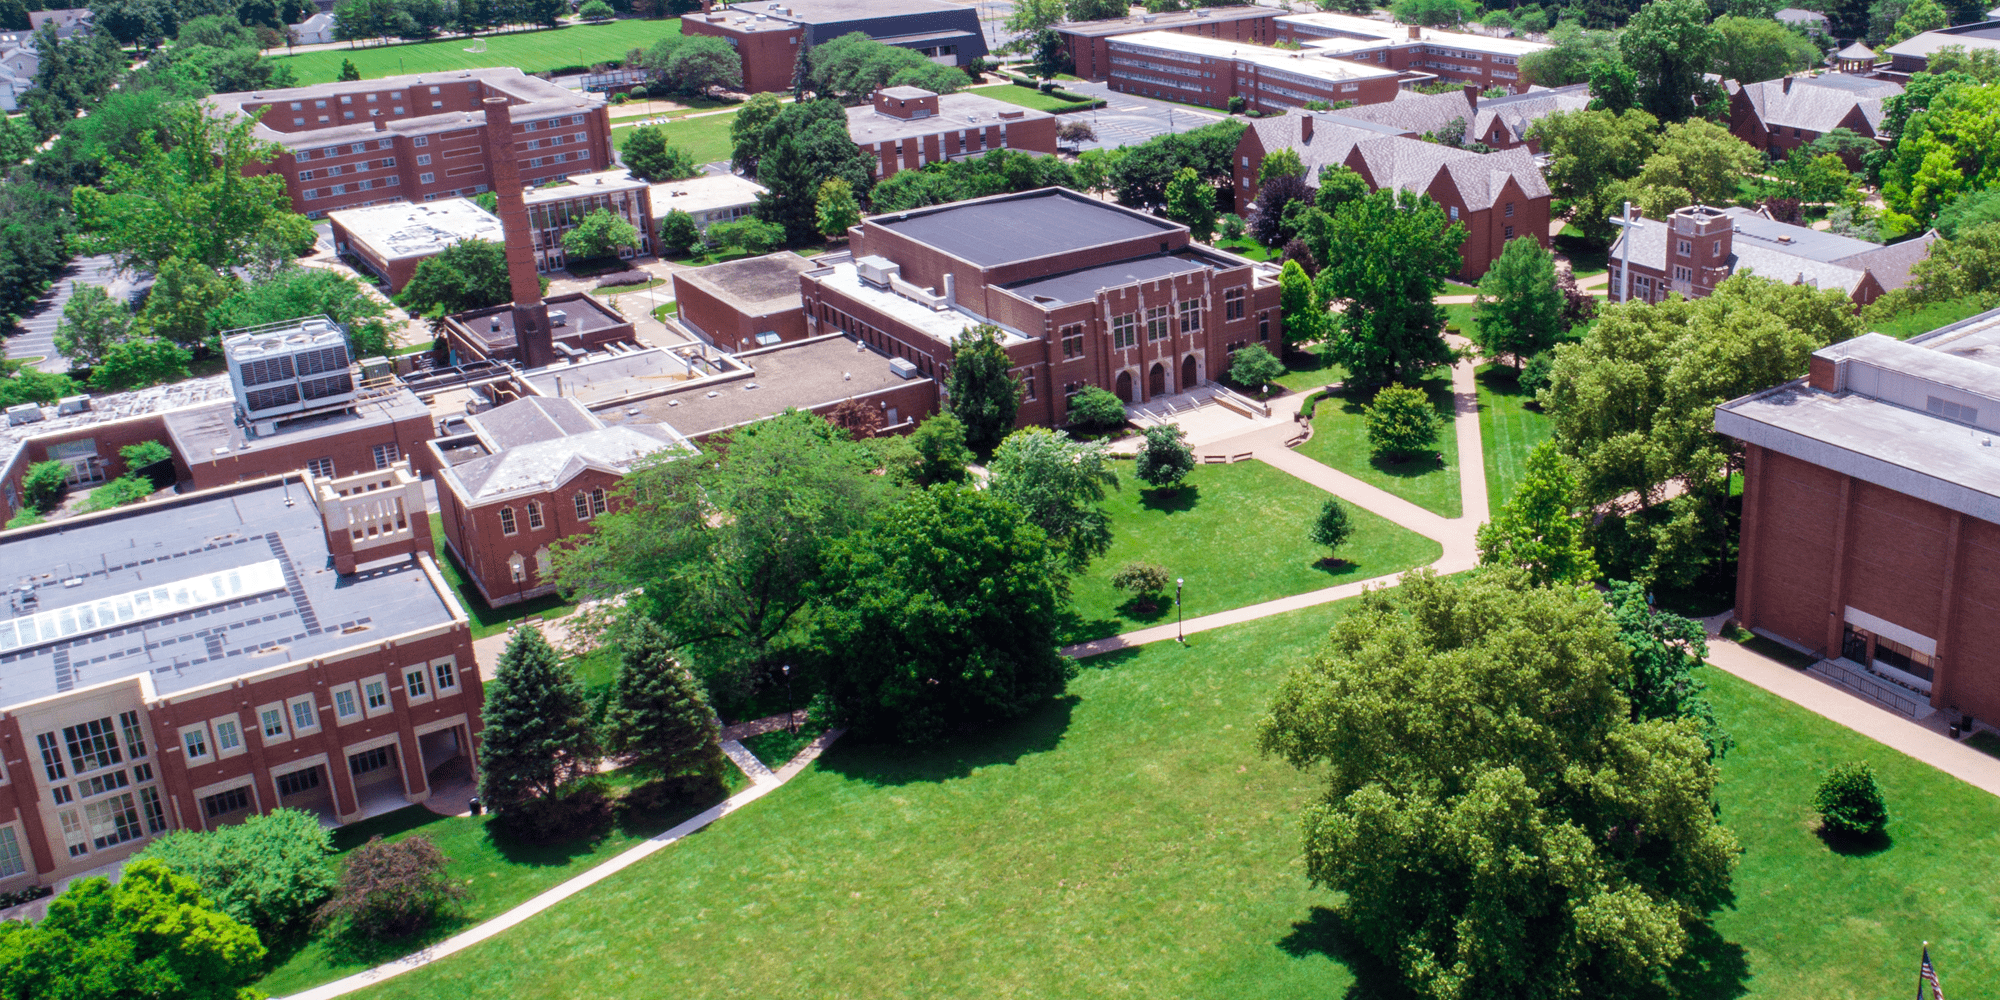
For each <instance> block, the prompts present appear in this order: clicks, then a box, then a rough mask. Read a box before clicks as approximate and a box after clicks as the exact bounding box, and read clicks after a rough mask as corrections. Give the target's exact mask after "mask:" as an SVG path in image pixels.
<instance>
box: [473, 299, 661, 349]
mask: <svg viewBox="0 0 2000 1000" xmlns="http://www.w3.org/2000/svg"><path fill="white" fill-rule="evenodd" d="M543 301H544V304H546V305H547V306H548V309H549V312H550V313H551V314H554V313H557V312H565V313H568V314H569V315H568V318H567V319H565V320H564V322H563V325H561V326H558V327H555V328H554V329H555V339H556V340H568V339H571V338H574V337H581V336H583V335H584V334H586V333H591V332H593V331H596V330H607V329H610V328H611V327H614V326H618V325H620V324H623V323H629V322H631V320H628V319H626V318H624V317H623V316H620V315H618V314H617V313H615V312H612V311H611V308H610V307H609V306H606V305H604V304H602V303H600V302H598V301H596V300H595V299H593V298H591V297H590V295H589V294H588V293H585V292H577V293H574V294H571V295H562V296H557V297H555V298H551V299H545V300H543ZM452 318H453V319H455V320H458V321H459V322H460V323H463V324H465V328H466V329H468V330H471V331H472V333H473V334H474V335H475V336H477V337H479V338H481V339H483V340H485V341H486V343H487V344H488V345H489V347H497V346H503V345H509V344H513V343H514V341H515V337H514V307H513V306H512V305H499V306H489V307H487V308H485V309H474V310H472V311H471V312H462V313H459V314H458V315H456V316H453V317H452ZM495 320H498V321H499V323H500V328H499V329H498V330H495V329H494V328H493V323H494V321H495ZM550 322H554V317H553V315H552V316H551V318H550Z"/></svg>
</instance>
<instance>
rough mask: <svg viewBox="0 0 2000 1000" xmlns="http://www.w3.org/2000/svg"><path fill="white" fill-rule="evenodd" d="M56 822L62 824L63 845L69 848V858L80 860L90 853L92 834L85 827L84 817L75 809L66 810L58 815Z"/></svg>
mask: <svg viewBox="0 0 2000 1000" xmlns="http://www.w3.org/2000/svg"><path fill="white" fill-rule="evenodd" d="M56 821H57V822H59V823H61V824H62V835H63V843H64V844H66V845H68V847H69V856H70V857H72V858H80V857H83V856H84V855H86V854H89V853H90V832H89V831H88V830H87V829H86V828H85V827H84V825H83V816H82V814H80V813H78V812H77V811H76V810H75V809H64V810H63V811H61V812H59V813H56Z"/></svg>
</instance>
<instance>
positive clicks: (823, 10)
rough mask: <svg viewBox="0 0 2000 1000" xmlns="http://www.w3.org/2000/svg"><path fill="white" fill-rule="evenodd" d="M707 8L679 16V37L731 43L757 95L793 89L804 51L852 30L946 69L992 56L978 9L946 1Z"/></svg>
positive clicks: (842, 0) (808, 1)
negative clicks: (680, 35)
mask: <svg viewBox="0 0 2000 1000" xmlns="http://www.w3.org/2000/svg"><path fill="white" fill-rule="evenodd" d="M704 7H705V8H708V9H704V10H702V11H700V12H697V13H690V14H686V15H683V16H682V17H681V33H682V34H687V35H709V36H712V37H715V38H720V39H722V40H723V41H726V42H728V43H729V44H730V46H731V47H732V48H734V49H735V50H736V53H737V56H738V58H740V59H741V60H742V69H743V89H744V90H745V91H748V92H750V93H753V94H754V93H758V92H761V91H771V90H790V89H792V74H793V72H794V70H795V69H796V68H797V66H798V61H799V50H800V49H802V48H811V47H812V46H814V45H818V44H819V43H821V42H828V41H832V40H833V39H835V38H839V37H840V36H842V35H845V34H848V33H850V32H856V31H858V32H861V33H862V34H865V35H867V36H868V37H870V38H873V39H875V40H876V41H878V42H881V43H883V44H885V45H894V46H898V47H900V48H906V49H912V50H914V51H916V52H918V53H919V54H921V55H923V56H924V57H925V58H926V59H929V60H930V61H932V62H934V63H938V64H940V65H944V66H964V65H966V64H967V63H970V62H971V61H972V60H974V59H978V58H980V57H983V56H985V55H986V52H987V50H986V36H985V34H984V33H983V32H981V31H980V27H979V11H978V9H976V8H974V7H970V6H967V5H965V4H960V3H947V2H945V0H757V2H754V3H739V4H736V5H734V6H731V7H729V8H727V9H714V8H713V7H712V6H711V5H709V4H704Z"/></svg>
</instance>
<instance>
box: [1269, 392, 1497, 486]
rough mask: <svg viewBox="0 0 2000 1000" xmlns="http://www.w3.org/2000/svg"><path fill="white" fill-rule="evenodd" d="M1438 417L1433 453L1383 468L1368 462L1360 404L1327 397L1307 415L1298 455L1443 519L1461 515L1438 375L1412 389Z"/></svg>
mask: <svg viewBox="0 0 2000 1000" xmlns="http://www.w3.org/2000/svg"><path fill="white" fill-rule="evenodd" d="M1418 384H1419V385H1420V386H1422V387H1423V388H1424V390H1425V391H1427V392H1429V393H1430V396H1431V402H1432V404H1433V405H1435V406H1436V407H1437V411H1438V440H1437V449H1438V453H1437V454H1436V455H1435V456H1432V457H1429V458H1413V459H1410V460H1408V461H1404V462H1387V461H1382V460H1378V459H1375V458H1372V457H1370V455H1369V449H1368V429H1367V427H1366V425H1365V424H1364V423H1363V418H1362V405H1361V401H1366V400H1369V399H1373V398H1374V394H1373V392H1364V393H1363V394H1362V395H1360V396H1359V400H1360V401H1357V399H1356V397H1355V396H1351V395H1349V394H1347V393H1341V394H1339V395H1334V396H1329V397H1327V398H1326V399H1322V400H1320V402H1319V407H1318V409H1316V410H1315V411H1314V413H1313V436H1312V440H1310V441H1307V442H1306V443H1305V444H1303V445H1300V446H1299V454H1301V455H1304V456H1306V457H1307V458H1310V459H1312V460H1313V461H1315V462H1319V463H1321V464H1324V465H1328V466H1332V467H1333V468H1336V469H1339V470H1340V471H1342V472H1345V473H1347V474H1348V475H1350V476H1353V477H1354V478H1356V479H1359V480H1361V481H1362V482H1365V483H1368V484H1369V485H1371V486H1379V487H1381V488H1382V489H1385V490H1388V491H1389V492H1391V493H1394V494H1396V495H1397V496H1399V497H1402V498H1403V499H1405V500H1408V501H1410V502H1411V503H1413V504H1416V505H1417V506H1419V507H1422V508H1424V509H1425V510H1428V511H1431V512H1433V513H1435V514H1439V515H1442V516H1444V517H1457V516H1459V514H1460V513H1461V512H1462V509H1461V506H1460V503H1459V497H1458V428H1457V427H1455V426H1453V424H1452V398H1451V372H1450V371H1449V370H1440V371H1437V372H1434V373H1432V374H1431V375H1430V376H1429V377H1427V378H1425V379H1424V380H1423V381H1422V382H1420V383H1418Z"/></svg>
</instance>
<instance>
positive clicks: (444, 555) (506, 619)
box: [431, 513, 576, 639]
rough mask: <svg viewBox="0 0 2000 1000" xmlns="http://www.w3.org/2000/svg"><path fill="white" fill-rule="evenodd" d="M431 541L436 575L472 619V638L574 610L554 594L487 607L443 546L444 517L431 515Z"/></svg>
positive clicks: (470, 581) (476, 588)
mask: <svg viewBox="0 0 2000 1000" xmlns="http://www.w3.org/2000/svg"><path fill="white" fill-rule="evenodd" d="M431 539H432V541H433V543H434V549H435V551H436V553H437V564H438V572H440V573H442V574H443V575H444V581H445V582H446V583H448V584H451V587H452V589H453V590H455V591H457V592H458V603H460V604H463V605H464V606H465V613H466V615H467V616H469V617H470V618H471V619H472V637H473V638H474V639H484V638H485V637H487V636H489V635H497V634H499V633H501V632H505V631H507V629H508V628H509V627H510V626H512V625H513V624H514V623H515V622H518V621H520V620H521V619H523V618H528V617H531V616H540V617H543V618H560V617H562V616H563V615H566V614H569V613H570V612H571V611H574V610H576V605H575V604H573V603H570V602H568V601H565V600H563V599H562V598H561V597H558V596H556V595H555V594H545V595H543V596H541V597H536V598H531V599H529V600H525V601H516V602H514V603H513V604H508V605H504V606H502V607H499V608H490V607H487V606H486V599H485V598H483V597H481V596H479V588H478V587H475V586H473V585H472V580H471V579H470V578H469V577H467V575H466V573H465V571H464V570H462V569H460V568H459V565H458V558H457V557H456V556H453V555H452V554H451V550H450V548H449V547H448V546H446V544H445V539H444V518H443V517H442V516H440V515H438V514H435V513H433V514H432V515H431Z"/></svg>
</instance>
